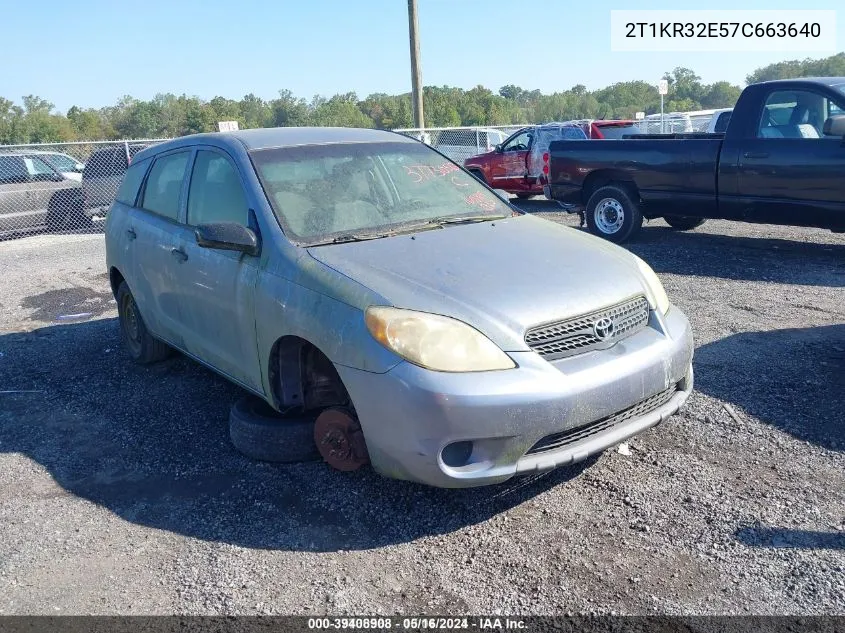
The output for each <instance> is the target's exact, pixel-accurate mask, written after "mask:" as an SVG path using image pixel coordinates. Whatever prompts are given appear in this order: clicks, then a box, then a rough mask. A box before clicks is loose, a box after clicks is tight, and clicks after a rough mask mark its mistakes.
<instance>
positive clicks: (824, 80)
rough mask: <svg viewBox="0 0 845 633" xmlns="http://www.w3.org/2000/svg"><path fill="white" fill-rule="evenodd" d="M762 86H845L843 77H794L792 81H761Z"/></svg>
mask: <svg viewBox="0 0 845 633" xmlns="http://www.w3.org/2000/svg"><path fill="white" fill-rule="evenodd" d="M760 83H764V84H790V83H808V84H822V85H824V86H830V87H831V88H832V87H834V86H845V77H795V78H793V79H771V80H769V81H761V82H760Z"/></svg>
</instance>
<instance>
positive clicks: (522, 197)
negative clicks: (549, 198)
mask: <svg viewBox="0 0 845 633" xmlns="http://www.w3.org/2000/svg"><path fill="white" fill-rule="evenodd" d="M516 197H517V198H519V199H520V200H527V199H528V198H533V197H534V194H533V193H525V192H523V193H518V194H516Z"/></svg>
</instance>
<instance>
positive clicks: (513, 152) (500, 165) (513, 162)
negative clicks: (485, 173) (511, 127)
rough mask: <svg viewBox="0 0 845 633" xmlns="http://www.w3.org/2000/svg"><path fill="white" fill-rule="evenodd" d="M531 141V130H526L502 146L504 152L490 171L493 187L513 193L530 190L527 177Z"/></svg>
mask: <svg viewBox="0 0 845 633" xmlns="http://www.w3.org/2000/svg"><path fill="white" fill-rule="evenodd" d="M531 140H532V134H531V128H526V129H524V130H520V131H519V132H517V133H516V134H514V135H513V136H511V137H510V138H509V139H507V140H506V141H505V142H504V143H503V144H502V151H501V152H500V153H499V154H498V155H497V156H496V160H494V161H493V166H492V168H491V170H490V172H491V174H490V176H491V179H492V182H490V186H491V187H494V188H496V189H504V190H506V191H513V192H517V191H524V190H526V189H528V182H527V180H526V179H525V175H526V169H527V165H528V152H529V151H530V148H531Z"/></svg>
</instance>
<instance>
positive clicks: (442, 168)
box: [405, 163, 460, 183]
mask: <svg viewBox="0 0 845 633" xmlns="http://www.w3.org/2000/svg"><path fill="white" fill-rule="evenodd" d="M453 171H460V167H458V166H457V165H455V164H454V163H443V164H442V165H435V166H431V165H405V172H406V173H407V174H408V175H409V176H410V177H411V179H412V180H413V181H414V182H415V183H420V182H425V181H427V180H433V179H435V178H438V177H440V176H445V175H446V174H450V173H452V172H453Z"/></svg>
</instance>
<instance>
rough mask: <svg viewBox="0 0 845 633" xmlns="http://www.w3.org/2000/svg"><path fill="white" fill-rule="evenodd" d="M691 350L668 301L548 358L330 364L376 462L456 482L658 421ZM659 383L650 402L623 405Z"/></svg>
mask: <svg viewBox="0 0 845 633" xmlns="http://www.w3.org/2000/svg"><path fill="white" fill-rule="evenodd" d="M692 354H693V341H692V333H691V330H690V326H689V322H688V321H687V318H686V317H685V316H684V315H683V313H681V311H680V310H678V309H677V308H675V307H673V308H672V309H670V311H669V312H668V314H667V315H665V316H664V317H658V316H657V315H656V314H655V313H654V312H652V314H651V317H650V321H649V327H647V328H645V329H643V330H641V331H640V332H638V333H637V334H635V335H633V336H631V337H629V338H627V339H624V340H622V341H619V342H618V343H616V345H614V346H613V347H611V348H609V349H606V350H601V351H593V352H589V353H585V354H581V355H578V356H572V357H569V358H564V359H560V360H556V361H552V362H549V361H546V360H545V359H543V358H542V357H540V356H539V355H538V354H536V353H534V352H511V353H510V354H509V355H510V356H511V357H512V358H513V359H514V361H515V362H516V363H517V365H518V367H517V368H515V369H510V370H504V371H495V372H480V373H462V374H451V373H442V372H434V371H429V370H426V369H423V368H421V367H417V366H416V365H413V364H411V363H407V362H403V363H400V364H399V365H397V366H396V367H394V368H393V369H392V370H390V371H389V372H387V373H384V374H375V373H371V372H366V371H362V370H357V369H351V368H348V367H343V366H338V367H337V369H338V372H339V373H340V376H341V379H342V380H343V382H344V385H345V386H346V388H347V390H348V391H349V393H350V396H351V397H352V401H353V403H354V405H355V409H356V411H357V414H358V418H359V420H360V422H361V426H362V428H363V431H364V436H365V438H366V442H367V449H368V451H369V454H370V460H371V462H372V465H373V467H374V468H375V469H376V470H377V471H378V472H380V473H381V474H383V475H385V476H387V477H392V478H397V479H409V480H413V481H419V482H422V483H425V484H429V485H432V486H439V487H446V488H460V487H469V486H479V485H485V484H493V483H497V482H501V481H505V480H507V479H509V478H510V477H512V476H513V475H515V474H517V473H524V472H533V471H545V470H549V469H552V468H555V467H557V466H562V465H565V464H570V463H573V462H578V461H581V460H583V459H586V458H587V457H589V456H590V455H594V454H596V453H600V452H602V451H604V450H606V449H607V448H609V447H611V446H613V445H615V444H618V443H619V442H622V441H624V440H626V439H627V438H629V437H631V436H633V435H636V434H637V433H639V432H641V431H643V430H645V429H647V428H649V427H651V426H654V425H656V424H658V423H660V422H662V421H663V420H665V419H666V418H667V417H669V416H670V415H672V414H673V413H675V412H676V411H677V410H678V409H679V408H680V407H681V406H682V405H683V404H684V402H685V401H686V399H687V398H688V397H689V394H690V393H691V392H692V388H693V372H692ZM661 393H665V394H667V395H666V398H662V399H661V400H660V403H659V406H656V408H652V409H649V410H646V411H643V412H640V410H639V409H636V408H634V407H636V406H637V405H638V404H640V403H642V402H643V401H644V400H647V399H649V398H651V397H655V395H656V394H661ZM623 411H628V412H629V414H626V415H622V416H618V418H617V417H613V416H615V414H619V412H623ZM630 412H633V414H631V413H630ZM626 416H627V417H626ZM617 419H618V421H617V422H614V420H617ZM573 429H581V431H578V432H573V433H572V434H570V435H573V436H574V437H575V440H573V441H569V442H568V443H565V444H563V445H559V444H555V443H554V442H552V443H551V444H552V448H551V449H547V450H540V451H539V452H530V453H529V451H532V448H533V449H534V451H536V450H537V446H538V443H540V444H542V443H543V442H544V441H547V440H548V436H550V435H553V434H557V435H561V434H566V432H568V431H569V430H573ZM455 443H463V444H455ZM467 443H471V444H467ZM547 443H548V442H547ZM453 444H454V446H450V445H453ZM447 446H450V448H448V449H446V447H447ZM456 446H458V447H461V449H463V448H465V447H467V446H469V447H471V449H468V450H466V451H463V450H457V451H455V450H453V449H455V447H456ZM444 449H446V450H445V451H444ZM456 455H460V457H459V458H457V460H456V457H455V456H456Z"/></svg>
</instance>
